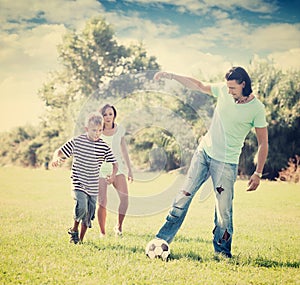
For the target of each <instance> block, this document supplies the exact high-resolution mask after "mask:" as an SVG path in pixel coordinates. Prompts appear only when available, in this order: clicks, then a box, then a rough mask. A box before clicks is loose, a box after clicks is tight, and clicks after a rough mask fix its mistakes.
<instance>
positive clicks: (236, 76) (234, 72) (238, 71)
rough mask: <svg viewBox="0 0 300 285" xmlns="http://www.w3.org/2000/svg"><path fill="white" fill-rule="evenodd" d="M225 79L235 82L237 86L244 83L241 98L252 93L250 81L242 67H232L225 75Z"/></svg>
mask: <svg viewBox="0 0 300 285" xmlns="http://www.w3.org/2000/svg"><path fill="white" fill-rule="evenodd" d="M225 79H226V80H227V81H229V80H236V82H237V83H238V84H242V82H245V87H244V88H243V96H249V95H250V94H251V93H252V88H251V79H250V77H249V75H248V73H247V71H246V70H245V69H244V68H242V67H239V66H237V67H232V68H231V69H230V70H229V71H228V72H227V73H226V74H225Z"/></svg>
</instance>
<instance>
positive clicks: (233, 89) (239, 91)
mask: <svg viewBox="0 0 300 285" xmlns="http://www.w3.org/2000/svg"><path fill="white" fill-rule="evenodd" d="M227 87H228V93H229V94H231V96H232V97H233V99H235V100H237V99H239V98H240V97H241V96H243V88H244V87H245V81H243V82H242V83H241V84H238V83H237V82H236V80H228V81H227Z"/></svg>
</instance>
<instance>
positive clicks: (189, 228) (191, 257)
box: [0, 168, 300, 284]
mask: <svg viewBox="0 0 300 285" xmlns="http://www.w3.org/2000/svg"><path fill="white" fill-rule="evenodd" d="M173 175H174V174H173ZM158 179H159V180H157V181H152V182H151V181H150V182H149V183H133V184H131V185H130V191H131V193H150V192H151V191H152V190H153V189H154V188H155V191H157V187H159V185H168V183H169V182H170V183H171V181H172V180H173V179H174V176H172V175H161V176H159V178H158ZM0 181H1V189H0V219H1V235H0V258H1V259H0V260H1V261H0V265H1V266H0V284H300V281H299V280H300V269H299V265H300V253H299V251H300V243H299V240H300V239H299V234H300V231H299V230H300V227H299V226H300V189H299V184H298V185H296V184H287V183H275V182H267V181H263V182H262V184H261V186H260V188H259V190H257V191H256V192H251V193H247V192H246V191H245V188H246V184H247V182H246V181H238V182H237V183H236V190H235V199H234V224H235V234H234V239H233V255H234V257H233V258H232V259H231V260H220V261H216V260H215V259H214V258H213V247H212V243H211V238H212V234H211V230H212V228H213V224H212V223H213V207H214V201H213V197H212V196H210V197H209V198H208V199H207V200H206V201H204V202H199V194H198V195H197V196H196V197H195V198H194V201H193V203H192V205H191V207H190V211H189V213H188V216H187V218H186V220H185V222H184V224H183V226H182V228H181V229H180V231H179V232H178V234H177V236H176V238H175V240H174V242H173V243H172V244H171V252H172V254H171V258H170V260H169V261H168V262H163V261H161V260H149V259H148V258H146V256H145V254H144V248H145V246H146V244H147V242H148V241H149V240H150V239H152V238H153V237H154V234H155V233H156V231H157V230H158V229H159V227H160V226H161V225H162V223H163V222H164V218H165V216H166V214H167V211H164V212H162V213H159V214H155V215H152V216H146V217H127V218H126V220H125V224H124V237H123V238H121V239H117V238H115V237H114V236H113V234H112V228H113V226H114V224H115V221H116V215H115V214H114V213H111V212H109V213H108V221H107V230H108V232H109V235H108V237H107V238H106V239H105V240H100V239H99V238H98V235H99V229H98V226H97V221H94V227H93V228H92V229H90V230H88V232H87V234H86V240H85V242H84V243H83V244H82V245H72V244H69V242H68V239H69V237H68V235H67V233H66V230H67V228H68V227H70V226H71V224H72V209H73V201H72V199H71V196H70V181H69V171H68V170H65V169H58V170H52V171H45V170H42V169H36V170H29V169H20V168H0ZM141 195H144V194H141Z"/></svg>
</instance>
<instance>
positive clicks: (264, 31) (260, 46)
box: [244, 24, 300, 52]
mask: <svg viewBox="0 0 300 285" xmlns="http://www.w3.org/2000/svg"><path fill="white" fill-rule="evenodd" d="M299 39H300V25H299V24H298V25H291V24H272V25H269V26H262V27H258V28H257V29H253V30H252V31H251V32H250V33H249V34H248V36H245V38H244V45H245V46H246V47H248V48H250V49H251V50H253V51H255V52H257V51H267V52H275V51H276V52H279V51H280V52H282V51H285V50H289V49H292V48H299V47H300V40H299Z"/></svg>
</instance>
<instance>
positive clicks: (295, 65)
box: [268, 48, 300, 70]
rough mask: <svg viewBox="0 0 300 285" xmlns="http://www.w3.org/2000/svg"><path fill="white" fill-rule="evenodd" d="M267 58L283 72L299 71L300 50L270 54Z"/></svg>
mask: <svg viewBox="0 0 300 285" xmlns="http://www.w3.org/2000/svg"><path fill="white" fill-rule="evenodd" d="M268 58H269V59H270V60H273V61H274V62H275V65H276V66H278V67H279V68H281V69H283V70H300V48H295V49H290V50H288V51H284V52H274V53H271V54H270V55H269V56H268Z"/></svg>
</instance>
